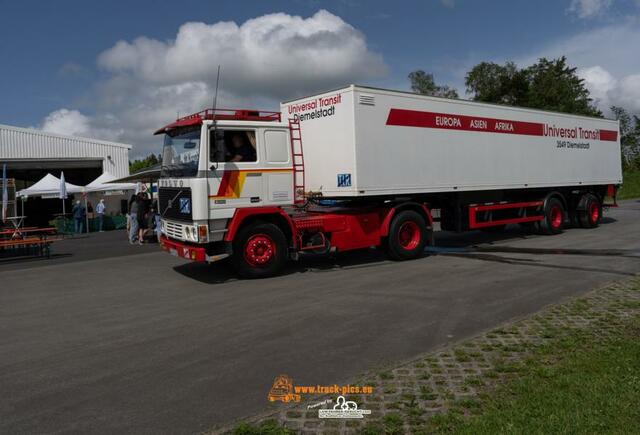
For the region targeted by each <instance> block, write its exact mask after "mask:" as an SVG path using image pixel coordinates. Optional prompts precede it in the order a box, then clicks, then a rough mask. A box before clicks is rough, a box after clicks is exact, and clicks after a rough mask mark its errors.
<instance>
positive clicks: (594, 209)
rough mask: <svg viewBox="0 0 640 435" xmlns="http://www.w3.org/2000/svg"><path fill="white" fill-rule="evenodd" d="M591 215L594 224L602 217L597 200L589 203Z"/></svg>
mask: <svg viewBox="0 0 640 435" xmlns="http://www.w3.org/2000/svg"><path fill="white" fill-rule="evenodd" d="M589 217H590V218H591V222H592V223H594V224H595V223H596V222H598V218H599V217H600V208H599V207H598V204H597V203H596V202H595V201H593V202H591V204H590V205H589Z"/></svg>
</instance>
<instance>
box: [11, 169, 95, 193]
mask: <svg viewBox="0 0 640 435" xmlns="http://www.w3.org/2000/svg"><path fill="white" fill-rule="evenodd" d="M64 184H65V186H66V188H67V193H80V192H82V191H83V190H84V188H83V187H82V186H76V185H75V184H71V183H66V182H65V183H64ZM16 196H20V197H29V196H32V197H33V196H35V197H37V196H41V197H43V198H59V197H60V179H59V178H58V177H56V176H54V175H51V174H47V175H45V176H44V177H42V179H40V180H39V181H38V182H37V183H36V184H34V185H33V186H31V187H27V188H26V189H22V190H19V191H18V192H16Z"/></svg>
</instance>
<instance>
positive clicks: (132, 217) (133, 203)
mask: <svg viewBox="0 0 640 435" xmlns="http://www.w3.org/2000/svg"><path fill="white" fill-rule="evenodd" d="M139 203H140V200H139V198H138V196H137V195H134V196H132V197H131V200H130V201H129V243H131V244H133V243H135V242H136V239H137V237H138V205H139Z"/></svg>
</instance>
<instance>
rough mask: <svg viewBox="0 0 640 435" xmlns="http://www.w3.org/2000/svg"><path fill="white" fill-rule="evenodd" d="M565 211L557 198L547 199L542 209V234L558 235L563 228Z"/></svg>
mask: <svg viewBox="0 0 640 435" xmlns="http://www.w3.org/2000/svg"><path fill="white" fill-rule="evenodd" d="M564 218H565V210H564V206H563V205H562V202H561V201H560V200H559V199H558V198H549V200H548V201H547V202H546V204H545V207H544V219H543V220H541V221H540V230H541V231H542V233H543V234H548V235H552V234H560V233H561V232H562V228H563V227H564Z"/></svg>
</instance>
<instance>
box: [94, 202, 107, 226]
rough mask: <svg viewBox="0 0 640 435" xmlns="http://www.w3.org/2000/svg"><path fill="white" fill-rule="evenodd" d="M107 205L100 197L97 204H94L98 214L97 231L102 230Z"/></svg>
mask: <svg viewBox="0 0 640 435" xmlns="http://www.w3.org/2000/svg"><path fill="white" fill-rule="evenodd" d="M106 208H107V207H106V206H105V205H104V199H101V200H100V202H99V203H98V205H96V213H97V214H98V231H100V232H102V231H103V229H102V228H103V226H104V212H105V209H106Z"/></svg>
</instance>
